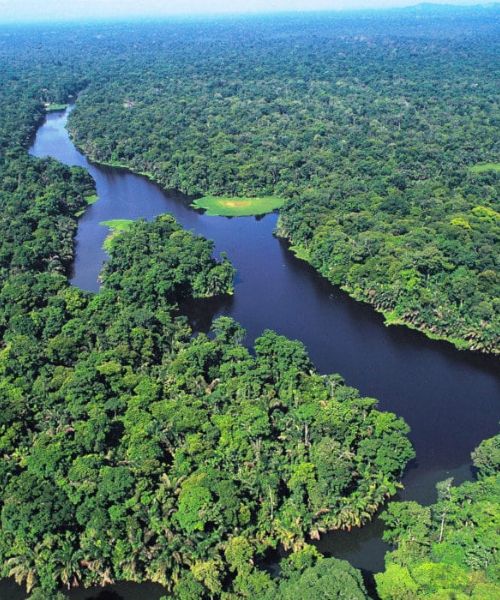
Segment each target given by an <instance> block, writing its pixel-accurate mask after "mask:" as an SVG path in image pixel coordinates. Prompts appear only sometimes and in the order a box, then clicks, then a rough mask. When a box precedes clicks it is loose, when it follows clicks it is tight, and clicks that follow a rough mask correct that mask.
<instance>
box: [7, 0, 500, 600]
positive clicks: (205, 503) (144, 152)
mask: <svg viewBox="0 0 500 600" xmlns="http://www.w3.org/2000/svg"><path fill="white" fill-rule="evenodd" d="M484 11H486V12H484ZM487 11H491V12H487ZM432 14H433V13H432ZM460 14H462V13H459V16H458V17H457V18H456V19H455V20H453V21H452V22H449V21H447V19H446V17H443V16H442V15H441V14H440V13H439V14H438V15H437V16H432V17H429V22H428V23H427V26H428V35H427V36H426V35H422V32H421V28H420V27H416V26H415V22H414V21H413V18H412V16H411V15H412V13H409V14H406V13H404V11H403V12H402V13H401V12H399V11H396V12H395V13H394V14H393V16H392V17H391V27H392V29H393V31H392V32H391V34H390V35H389V34H388V33H387V31H386V30H387V20H386V18H387V17H386V18H384V19H382V18H380V17H375V16H374V17H366V19H365V20H364V22H363V23H360V22H359V20H358V19H357V18H354V17H352V16H346V17H333V16H324V18H321V19H318V18H316V17H310V18H308V19H306V20H305V22H304V21H303V20H299V19H298V17H297V18H296V17H283V18H281V19H277V20H267V19H263V20H262V21H259V20H253V19H250V20H245V19H242V20H235V21H225V20H222V21H214V22H211V23H208V24H207V23H203V22H197V21H195V22H194V23H183V22H179V23H165V24H160V25H152V24H143V25H127V24H119V25H118V24H116V25H113V24H106V25H105V26H103V25H99V26H97V25H88V26H84V27H83V26H82V27H75V26H62V25H60V26H57V27H55V28H53V29H50V28H49V29H47V28H42V27H40V28H35V29H23V28H15V27H13V28H1V29H0V64H1V67H2V73H3V75H4V78H5V82H6V85H2V86H1V87H0V285H1V289H0V333H1V336H2V342H1V345H0V390H1V391H0V455H1V457H2V458H1V461H0V574H1V575H2V576H4V577H14V578H15V579H16V581H17V582H19V583H21V584H22V585H24V586H25V587H26V589H27V593H28V595H29V598H30V599H32V600H51V599H52V598H54V599H55V598H63V597H64V594H63V590H68V589H70V588H72V587H76V586H92V585H102V586H104V585H107V584H110V583H112V582H114V581H118V580H124V581H135V582H142V581H153V582H157V583H159V584H161V585H162V586H163V587H164V588H165V590H166V591H165V594H166V596H165V598H173V599H179V600H196V599H197V598H199V599H202V598H221V599H226V600H230V599H236V598H250V597H253V598H255V599H257V600H271V599H274V598H278V599H279V600H296V599H299V598H305V597H307V598H311V599H312V600H316V598H317V599H318V600H319V599H320V598H324V597H325V590H326V589H327V590H329V594H330V597H332V598H339V599H341V598H349V600H358V599H359V600H361V599H363V598H368V592H367V590H366V587H365V583H364V582H363V577H362V575H361V573H360V572H359V571H358V570H356V569H354V568H353V567H352V566H350V565H349V563H347V562H345V561H339V560H337V559H335V558H327V557H324V556H322V555H321V554H320V553H319V551H318V550H317V549H316V548H315V547H314V545H313V543H314V541H315V540H317V539H318V538H319V537H320V536H321V535H322V534H323V533H325V532H328V531H332V530H341V529H344V530H351V529H352V528H356V527H361V526H363V525H364V524H366V523H367V522H368V521H370V520H371V519H372V518H373V517H374V515H375V514H376V513H377V511H378V510H379V509H381V508H382V507H383V505H384V504H385V502H386V501H387V500H388V499H389V498H391V497H392V496H394V495H395V494H396V493H397V491H398V489H400V487H401V485H400V481H401V477H402V474H403V471H404V469H405V467H406V465H407V464H408V463H409V461H410V460H411V459H413V458H414V456H415V454H414V451H413V448H412V446H411V443H410V441H409V439H408V434H409V427H408V425H407V424H406V423H405V422H404V421H403V419H401V418H399V417H398V416H397V415H395V414H393V413H391V412H388V411H381V410H379V409H378V408H377V401H376V400H375V399H373V398H369V397H365V396H363V395H362V394H360V393H359V392H358V391H357V390H356V389H354V388H353V387H351V386H349V385H347V384H346V383H345V382H344V380H343V379H342V377H341V376H340V375H336V374H328V375H324V374H321V373H319V372H318V371H317V369H316V368H315V366H314V365H313V363H312V362H311V360H310V359H309V356H308V353H307V349H306V348H305V347H304V345H303V344H302V343H300V342H298V341H294V340H290V339H287V338H286V337H284V336H282V335H279V334H278V333H276V332H274V331H270V330H268V331H263V332H262V334H261V335H260V336H259V337H258V338H257V340H255V342H254V344H253V346H252V347H250V348H249V347H247V346H246V345H245V343H244V340H245V331H244V329H243V328H242V327H241V326H240V325H239V324H238V323H237V322H235V321H234V320H233V319H230V318H228V317H225V316H222V317H219V318H218V319H216V320H215V321H214V322H213V324H212V327H211V329H210V331H209V333H208V334H204V333H199V332H196V331H193V330H192V328H191V327H190V326H189V324H188V320H187V317H186V315H185V314H184V313H183V309H182V307H183V305H184V303H185V302H187V301H189V302H196V301H197V300H202V299H210V298H214V297H220V296H228V295H231V294H232V293H234V282H235V275H236V274H235V269H234V267H233V266H232V264H231V257H230V256H224V255H223V256H221V257H215V256H214V247H213V243H212V242H210V241H208V240H206V239H204V238H202V237H200V236H198V235H196V234H194V233H193V232H191V231H186V230H184V229H183V228H182V227H181V226H180V225H179V224H178V223H177V222H176V221H175V219H174V218H173V217H171V216H169V215H163V216H160V217H158V218H157V219H156V220H154V221H153V222H146V221H143V220H139V221H136V222H122V223H118V222H110V223H103V225H105V226H109V227H111V228H113V234H112V236H110V238H108V240H107V242H106V249H107V251H108V253H109V255H110V258H109V261H108V262H107V263H106V265H105V267H104V268H103V271H102V273H101V282H102V287H101V290H100V291H99V293H96V294H92V293H89V292H85V291H82V290H79V289H77V288H76V287H73V286H71V285H70V284H69V276H70V274H71V269H72V263H73V260H74V254H75V249H74V238H75V234H76V231H77V226H78V218H79V217H80V216H81V215H82V214H83V213H84V211H85V210H86V209H87V207H88V206H89V205H90V204H91V203H92V202H95V201H96V200H97V198H96V196H95V189H94V183H93V181H92V179H91V178H90V177H89V175H88V174H87V173H86V172H85V171H83V170H82V169H80V168H68V167H66V166H64V165H62V164H59V163H57V162H56V161H54V160H50V159H44V160H40V159H34V158H32V157H29V156H28V155H27V152H26V150H27V147H28V145H29V143H30V140H31V139H32V136H33V135H34V133H35V131H36V128H37V126H38V125H39V124H40V123H41V122H42V121H43V118H44V115H45V114H46V112H48V111H51V110H52V109H54V110H56V109H60V108H62V107H64V106H65V105H66V104H67V103H68V102H71V101H73V100H74V99H75V98H76V97H78V101H77V103H76V108H75V110H74V111H73V113H72V114H71V117H70V131H71V134H72V136H73V139H74V140H75V143H77V144H78V146H79V147H80V148H82V149H83V150H84V151H85V153H86V154H87V155H88V156H89V157H90V158H92V159H93V160H95V161H97V162H99V163H102V164H109V165H115V166H121V167H123V166H126V167H129V168H130V169H132V170H133V171H134V172H137V173H142V174H145V175H147V176H148V177H150V178H151V179H153V180H154V181H156V182H158V183H159V184H160V185H161V186H162V187H164V188H174V189H178V190H181V191H183V192H185V193H187V194H189V195H190V196H191V197H192V200H193V201H194V202H195V203H196V200H202V199H205V200H206V199H207V197H208V198H209V199H211V200H212V201H213V199H214V198H223V199H226V201H227V200H230V201H238V199H240V202H241V201H244V199H250V200H251V199H257V198H258V199H259V200H261V201H263V202H264V203H266V202H268V201H271V205H272V202H275V201H276V202H277V204H276V206H275V207H276V208H277V207H280V208H279V210H280V218H279V227H278V235H280V236H283V237H285V238H286V239H288V240H289V241H290V243H291V245H292V249H293V250H294V251H295V252H296V254H297V255H298V256H300V257H301V258H304V259H305V260H307V261H308V262H310V263H311V264H312V265H313V266H314V267H315V268H316V269H317V270H318V271H319V272H320V273H322V274H323V275H325V277H327V278H328V279H329V280H330V281H331V282H332V283H334V284H337V285H340V286H342V287H343V288H344V289H345V290H347V291H348V292H349V293H350V294H351V295H353V296H354V297H355V298H357V299H360V300H364V301H367V302H370V303H371V304H373V305H374V306H375V307H376V308H377V309H378V310H382V311H384V313H385V314H386V317H387V320H388V321H389V322H394V323H404V324H406V325H410V326H412V327H416V328H418V329H421V330H422V331H424V332H426V333H427V334H429V335H431V336H434V337H438V338H444V339H447V340H449V341H451V342H452V343H454V344H455V345H456V346H458V347H459V348H461V349H470V350H480V351H482V352H486V353H492V354H496V353H498V352H499V322H498V297H499V294H498V289H499V288H498V272H497V270H496V268H497V264H496V261H497V260H498V258H497V247H498V246H497V242H498V231H499V223H498V214H499V213H498V181H499V180H498V177H499V175H498V168H497V166H498V154H496V152H497V150H496V147H495V143H496V141H497V139H496V138H497V135H496V134H497V132H498V124H497V123H496V121H495V118H498V112H497V111H498V107H497V98H496V96H495V73H496V68H497V64H498V61H497V60H495V53H496V52H497V51H498V35H497V34H498V29H497V19H498V14H499V13H498V9H496V8H491V9H484V10H483V9H473V10H471V11H470V12H467V11H466V12H464V13H463V14H462V17H460ZM492 16H493V17H494V18H493V19H491V17H492ZM301 19H303V17H301ZM461 19H462V20H461ZM264 42H265V43H264ZM63 49H64V53H63ZM63 56H64V59H63ZM444 65H446V68H444ZM395 90H397V93H396V91H395ZM409 140H411V141H409ZM235 199H236V200H235ZM97 201H98V200H97ZM138 201H140V199H138ZM268 205H269V204H268ZM272 207H273V206H272ZM231 208H235V207H234V206H233V207H231ZM236 208H237V209H238V210H243V209H244V208H246V207H244V206H242V205H241V204H240V205H239V206H237V207H236ZM259 211H260V209H259ZM259 211H257V214H260V212H259ZM263 212H266V211H263ZM471 402H473V399H471ZM430 418H431V416H430ZM471 450H472V448H471ZM498 454H499V441H498V437H496V438H493V439H491V440H487V441H485V442H484V443H483V444H482V445H481V446H479V448H477V449H476V450H475V452H474V454H473V460H474V465H475V467H476V469H477V480H476V481H473V482H467V483H464V484H462V485H460V486H453V485H452V482H451V481H446V482H443V484H440V485H439V489H438V492H439V500H438V503H437V504H434V505H432V506H431V507H424V506H420V505H418V504H417V503H414V502H410V503H402V504H401V503H393V504H390V505H389V508H388V509H387V511H386V512H385V513H384V516H383V519H384V521H385V522H386V524H387V528H386V532H385V537H386V539H387V541H388V542H389V543H391V544H392V545H393V546H394V548H395V549H394V551H392V552H391V553H389V554H388V555H387V558H386V570H385V571H384V573H382V574H379V575H377V577H376V583H377V590H378V594H379V596H380V598H382V600H385V599H391V600H403V599H405V600H411V599H413V598H429V599H433V600H441V599H443V600H444V599H448V598H457V599H460V600H461V599H462V598H474V599H476V600H486V599H488V600H489V599H490V598H493V597H495V596H496V595H498V593H500V588H499V580H498V546H499V539H498V516H499V509H498V506H499V496H500V492H499V481H498V467H499V463H500V459H499V456H498ZM417 459H418V457H417ZM464 532H465V533H464ZM276 551H279V552H278V553H276ZM273 553H274V554H273ZM271 554H273V556H276V555H277V554H279V558H273V566H272V568H271V567H270V562H271V561H270V559H269V556H270V555H271Z"/></svg>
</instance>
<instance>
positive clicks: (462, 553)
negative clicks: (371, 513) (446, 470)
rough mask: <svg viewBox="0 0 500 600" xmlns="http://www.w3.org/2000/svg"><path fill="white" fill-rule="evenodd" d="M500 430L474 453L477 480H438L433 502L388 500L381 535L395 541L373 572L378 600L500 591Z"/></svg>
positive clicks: (481, 599) (479, 599)
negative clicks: (381, 565) (457, 482)
mask: <svg viewBox="0 0 500 600" xmlns="http://www.w3.org/2000/svg"><path fill="white" fill-rule="evenodd" d="M499 449H500V435H499V436H496V437H495V438H492V439H490V440H486V441H485V442H483V443H482V444H481V445H480V446H479V448H478V449H477V450H476V451H475V452H474V453H473V459H474V464H475V465H476V467H477V468H478V477H479V479H478V481H476V482H474V483H469V482H468V483H464V484H462V485H460V486H458V487H453V486H452V480H447V481H444V482H442V483H440V484H438V502H437V503H436V504H434V505H432V506H430V507H423V506H420V505H419V504H417V503H416V502H403V503H392V504H390V505H389V508H388V510H387V512H385V513H384V514H383V515H382V518H383V519H384V521H385V523H386V531H385V534H384V537H385V539H386V540H387V541H389V542H390V543H391V544H394V545H395V546H397V548H396V550H395V551H394V552H391V553H390V554H388V556H387V557H386V571H385V572H384V573H382V574H379V575H376V580H377V589H378V593H379V595H380V597H381V599H382V600H413V599H420V598H429V599H431V598H432V599H434V600H441V599H442V600H447V599H450V600H451V599H452V598H454V599H456V600H462V599H465V598H474V599H475V600H491V599H492V598H498V597H499V596H500V569H499V567H500V563H499V557H498V552H499V549H500V533H499V532H500V451H499Z"/></svg>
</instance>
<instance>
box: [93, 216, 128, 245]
mask: <svg viewBox="0 0 500 600" xmlns="http://www.w3.org/2000/svg"><path fill="white" fill-rule="evenodd" d="M133 223H134V221H133V220H132V219H112V220H111V221H101V222H100V223H99V225H102V226H103V227H109V229H111V233H110V234H109V235H108V237H107V238H106V239H105V240H104V244H103V245H102V247H103V248H104V250H106V252H110V251H111V249H112V247H113V241H114V240H115V239H116V237H117V236H119V235H120V233H123V232H124V231H127V230H128V229H130V227H131V226H132V224H133Z"/></svg>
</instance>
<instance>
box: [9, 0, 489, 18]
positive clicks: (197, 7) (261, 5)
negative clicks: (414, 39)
mask: <svg viewBox="0 0 500 600" xmlns="http://www.w3.org/2000/svg"><path fill="white" fill-rule="evenodd" d="M421 1H422V0H0V22H2V21H3V22H15V21H54V20H58V21H60V20H74V19H89V18H93V19H108V18H116V17H118V18H124V17H148V16H149V17H152V16H160V15H161V16H168V15H197V14H218V13H258V12H277V11H295V10H302V11H306V10H346V9H356V8H389V7H396V6H408V5H412V4H418V3H419V2H421ZM428 1H429V0H428ZM430 1H431V2H433V3H435V4H457V5H458V4H461V5H470V4H479V3H480V2H478V1H474V0H430Z"/></svg>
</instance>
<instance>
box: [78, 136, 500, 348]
mask: <svg viewBox="0 0 500 600" xmlns="http://www.w3.org/2000/svg"><path fill="white" fill-rule="evenodd" d="M69 131H70V134H71V127H70V128H69ZM71 138H72V141H73V143H74V144H75V146H76V147H77V148H78V150H79V151H80V152H82V153H83V154H84V155H85V156H86V157H87V158H88V159H89V160H90V161H91V162H93V163H94V164H96V165H101V166H105V167H113V168H118V169H124V170H126V171H129V172H130V173H132V174H134V175H139V176H141V177H146V178H147V179H149V180H150V181H152V182H153V183H155V184H156V185H158V186H159V187H160V188H161V189H162V190H163V191H164V192H168V189H167V188H166V187H165V186H164V185H163V183H162V180H161V178H159V177H157V176H155V174H154V173H152V172H145V171H139V170H135V169H134V167H133V166H132V165H128V164H126V163H124V162H118V161H104V160H98V159H96V158H95V157H93V156H92V155H91V154H89V152H88V149H86V148H85V147H83V146H79V145H78V144H77V140H75V138H74V136H73V135H72V136H71ZM498 165H499V163H487V164H486V163H485V164H480V165H476V166H475V167H469V169H480V170H479V171H476V172H477V173H482V172H487V171H489V172H495V171H496V170H497V166H498ZM181 193H182V192H181ZM257 200H259V201H263V203H267V202H269V205H268V208H269V207H270V205H271V203H272V202H276V204H277V205H276V206H275V207H274V208H273V209H272V210H268V211H266V212H274V211H275V210H278V211H279V209H280V208H282V207H283V206H285V205H286V200H285V199H280V198H277V197H275V196H269V197H260V198H230V197H227V196H203V197H202V198H200V199H197V200H194V201H193V202H192V203H191V206H192V207H193V208H194V209H204V210H205V211H206V214H207V215H208V216H228V217H229V216H230V217H242V216H258V215H260V214H266V213H256V212H248V213H246V212H245V211H247V210H248V211H250V210H253V208H252V207H251V205H246V206H241V205H240V206H238V205H233V206H231V205H227V204H226V206H224V202H226V203H227V202H229V203H231V202H238V201H244V202H245V201H246V202H248V201H257ZM221 202H222V204H221ZM278 203H279V204H278ZM478 209H480V211H481V212H482V213H484V214H486V213H487V214H488V216H490V214H491V213H492V210H491V209H489V208H484V207H476V209H475V210H476V213H478ZM224 213H225V214H224ZM497 214H498V213H494V215H493V216H494V218H495V219H498V217H497ZM79 216H80V215H79ZM102 224H104V222H103V223H102ZM118 233H119V231H117V232H115V233H112V234H111V235H110V236H109V237H108V238H107V239H106V240H105V242H104V245H103V247H104V249H105V250H106V251H108V250H109V247H110V244H112V241H113V238H114V236H115V235H116V234H118ZM276 235H277V236H278V237H280V238H282V239H284V240H286V241H287V242H288V243H289V246H288V250H289V251H290V252H292V253H293V254H294V256H295V257H296V258H298V259H300V260H303V261H305V262H307V263H308V264H310V265H311V266H312V267H313V268H314V269H315V270H316V271H318V273H319V274H320V275H322V276H323V277H325V278H326V279H327V280H329V281H330V283H331V285H333V286H335V287H337V288H339V289H341V290H342V291H343V292H345V293H346V294H348V295H349V297H350V298H352V299H353V300H356V301H357V302H363V303H365V304H369V305H370V306H371V307H372V308H373V309H374V310H375V311H376V312H378V313H379V314H381V315H383V317H384V324H385V325H386V326H387V327H390V326H392V325H395V326H400V327H407V328H408V329H412V330H413V331H419V332H420V333H422V334H423V335H425V336H426V337H427V338H429V339H431V340H435V341H440V342H447V343H449V344H451V345H452V346H454V347H455V348H456V349H457V350H462V351H469V352H476V353H480V354H492V355H499V354H500V348H496V347H494V348H492V349H489V350H484V349H483V348H481V347H475V346H474V344H473V343H472V342H471V339H467V338H461V337H459V336H452V335H447V334H445V333H439V332H437V331H436V327H435V326H427V325H425V324H416V323H415V322H414V321H412V320H411V319H410V318H406V317H405V315H402V314H398V312H397V311H396V310H394V309H391V310H387V309H385V308H382V307H380V306H379V305H377V301H376V299H375V298H374V297H373V296H372V295H370V294H368V295H366V294H363V293H362V292H361V291H359V290H355V289H353V288H352V287H350V286H348V285H342V284H339V283H338V282H335V281H332V280H331V279H330V278H329V276H328V274H326V273H325V272H323V271H322V270H321V269H320V268H318V267H317V266H316V265H315V263H314V261H313V259H312V257H311V252H310V251H309V250H308V248H307V247H305V246H303V245H300V244H294V243H293V239H292V238H291V236H290V235H289V234H288V233H286V232H285V231H284V230H283V227H282V221H281V213H280V218H279V219H278V225H277V230H276ZM411 318H414V315H412V316H411Z"/></svg>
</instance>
